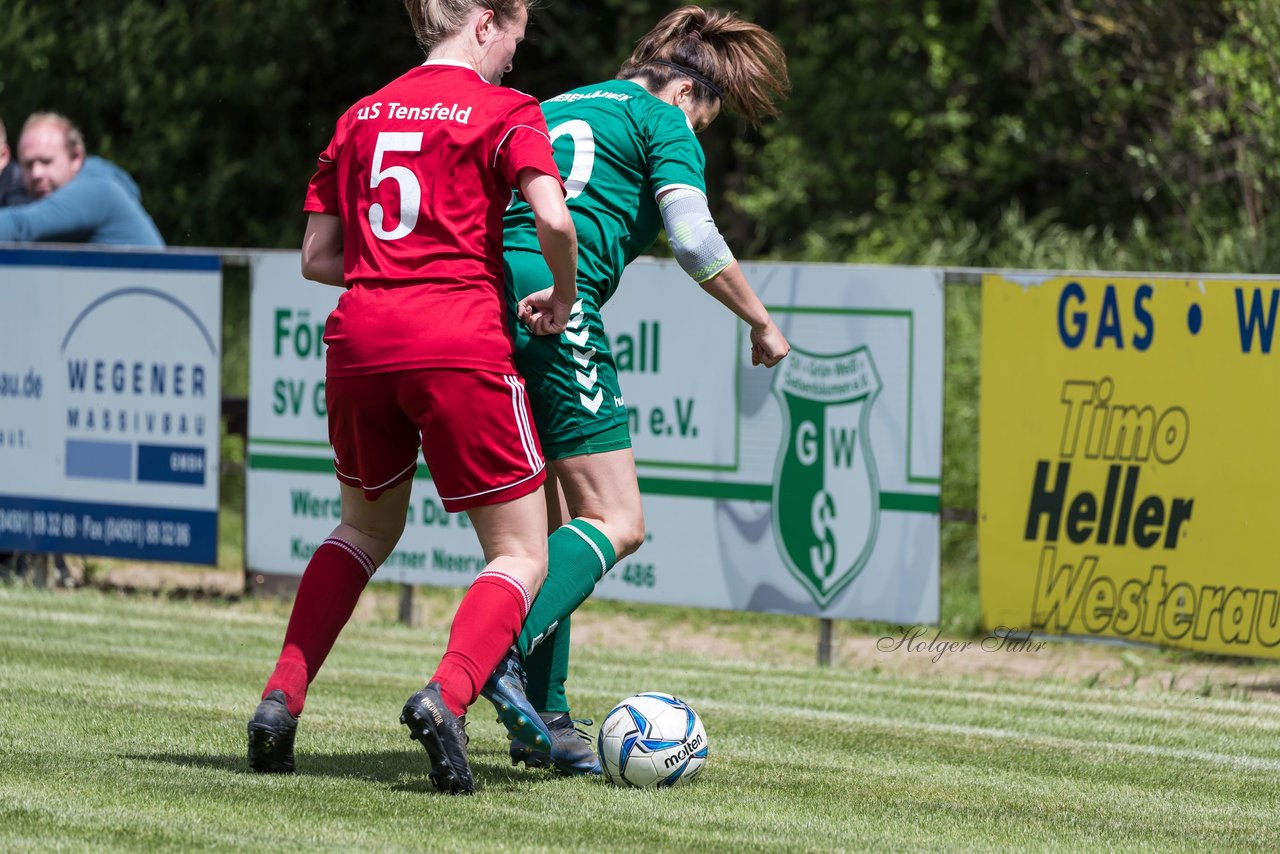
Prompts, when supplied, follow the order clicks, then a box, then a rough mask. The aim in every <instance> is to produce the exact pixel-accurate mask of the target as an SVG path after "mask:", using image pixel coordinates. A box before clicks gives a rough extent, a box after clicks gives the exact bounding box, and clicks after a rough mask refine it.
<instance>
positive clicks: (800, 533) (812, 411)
mask: <svg viewBox="0 0 1280 854" xmlns="http://www.w3.org/2000/svg"><path fill="white" fill-rule="evenodd" d="M777 370H778V373H777V375H776V377H775V378H774V382H773V393H774V394H775V395H776V396H777V398H778V401H779V403H781V404H782V412H783V417H784V419H785V423H786V429H785V430H784V431H783V444H782V447H781V449H780V450H779V452H778V461H777V464H776V469H775V472H774V478H773V533H774V537H775V538H776V539H777V542H778V544H779V549H780V551H781V552H782V557H783V559H784V561H785V562H786V564H787V568H788V569H789V570H790V571H791V574H792V575H794V576H795V577H796V579H797V580H798V581H799V582H800V583H801V584H802V585H804V588H805V589H806V590H808V591H809V595H811V596H812V597H813V599H814V601H815V602H817V603H818V607H820V608H825V607H826V606H827V605H828V604H829V603H830V602H831V600H832V599H834V598H835V597H836V595H837V594H838V593H840V591H842V590H844V589H845V588H846V587H847V586H848V585H849V584H850V583H851V582H852V581H853V580H854V579H855V578H857V577H858V573H859V572H861V571H862V567H863V566H864V565H865V564H866V562H867V559H868V558H869V557H870V556H871V551H872V549H873V548H874V546H875V541H876V531H877V530H878V528H879V524H880V480H879V476H878V475H877V473H876V465H875V458H874V456H873V455H872V452H871V441H870V436H869V434H868V432H867V425H868V423H869V421H870V414H871V406H872V404H873V403H874V402H875V399H876V397H877V396H878V395H879V394H880V387H881V386H880V375H879V373H878V372H877V371H876V366H875V361H874V360H873V359H872V358H871V351H870V350H868V349H867V348H866V347H859V348H857V349H855V350H851V351H849V352H847V353H838V354H832V355H825V354H818V353H806V352H804V351H803V350H798V349H796V348H794V347H793V348H792V350H791V353H790V355H788V356H787V358H786V359H784V360H783V361H782V363H781V364H780V365H779V366H778V369H777Z"/></svg>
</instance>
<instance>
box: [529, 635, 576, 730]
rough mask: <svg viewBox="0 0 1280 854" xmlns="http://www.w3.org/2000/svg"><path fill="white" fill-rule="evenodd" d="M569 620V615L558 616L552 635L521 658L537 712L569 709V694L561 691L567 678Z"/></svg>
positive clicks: (565, 710) (530, 699)
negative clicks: (561, 618) (567, 695)
mask: <svg viewBox="0 0 1280 854" xmlns="http://www.w3.org/2000/svg"><path fill="white" fill-rule="evenodd" d="M569 623H570V618H569V617H565V618H564V619H563V620H561V621H560V625H558V626H556V630H555V631H554V632H552V633H551V637H549V638H547V639H546V640H545V641H543V642H542V643H540V644H538V645H537V646H536V647H535V648H534V650H533V652H531V653H529V657H528V658H526V659H525V662H524V672H525V678H526V679H527V680H528V697H529V702H530V703H532V704H533V707H534V708H535V709H537V710H538V711H540V712H564V713H566V714H567V713H568V712H569V698H568V697H566V696H565V693H564V683H565V680H566V679H568V678H569Z"/></svg>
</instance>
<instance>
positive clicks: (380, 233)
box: [369, 132, 422, 240]
mask: <svg viewBox="0 0 1280 854" xmlns="http://www.w3.org/2000/svg"><path fill="white" fill-rule="evenodd" d="M421 150H422V133H421V132H418V133H390V132H385V133H380V134H378V142H377V145H376V146H375V147H374V149H373V170H372V171H371V172H370V173H369V189H371V190H372V189H374V188H376V187H377V186H378V185H379V184H381V183H382V181H383V179H384V178H389V179H390V180H392V181H395V182H396V186H397V187H398V188H399V190H400V217H399V219H400V222H399V224H398V225H397V226H396V227H395V228H393V229H390V230H388V229H386V228H383V222H385V220H386V211H385V210H384V209H383V207H382V205H380V204H378V203H377V202H375V203H373V204H372V205H370V206H369V227H370V228H371V229H373V236H374V237H377V238H379V239H380V240H399V239H400V238H402V237H404V236H406V235H407V234H409V232H411V231H413V227H414V226H415V225H417V224H418V206H419V205H420V204H421V203H422V186H421V185H420V184H419V183H418V177H417V176H416V175H414V174H413V172H412V170H410V169H409V167H408V166H388V167H387V168H386V169H383V168H382V157H383V155H384V154H386V153H387V152H388V151H412V152H418V151H421Z"/></svg>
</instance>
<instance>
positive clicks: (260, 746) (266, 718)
mask: <svg viewBox="0 0 1280 854" xmlns="http://www.w3.org/2000/svg"><path fill="white" fill-rule="evenodd" d="M387 391H388V389H387V382H386V379H385V378H380V377H364V378H358V379H356V378H346V379H337V378H331V379H330V380H329V382H328V383H327V384H326V396H327V399H328V406H329V421H330V439H331V441H332V442H333V444H334V448H335V454H336V461H335V468H336V472H337V474H338V477H339V487H340V490H341V506H342V510H341V512H342V516H341V522H340V524H339V525H338V526H337V527H336V528H334V530H333V532H332V533H331V534H330V535H329V537H328V539H326V540H325V541H324V542H323V543H321V544H320V547H319V548H317V549H316V551H315V553H314V554H313V555H312V556H311V560H310V562H309V563H308V564H307V568H306V570H305V571H304V572H303V575H302V580H301V582H300V583H299V585H298V592H297V595H296V596H295V598H294V603H293V610H292V612H291V614H290V616H289V623H288V627H287V628H286V630H285V637H284V644H283V646H282V648H281V651H280V656H279V658H278V659H277V661H276V665H275V668H274V670H273V671H272V673H271V676H270V678H269V679H268V680H267V684H266V686H265V688H264V689H263V692H262V698H263V699H262V703H261V704H259V706H258V709H257V710H256V711H255V713H254V716H253V719H252V720H251V721H250V723H249V764H250V766H251V767H252V768H253V770H255V771H293V770H294V761H293V740H294V734H295V733H296V729H297V717H298V715H299V714H301V712H302V708H303V706H304V704H305V702H306V695H307V689H308V687H309V686H310V684H311V682H312V680H314V679H315V677H316V674H317V672H318V671H319V670H320V667H321V665H323V664H324V661H325V659H326V658H327V657H328V655H329V652H330V650H332V648H333V644H334V642H335V641H336V640H337V638H338V635H339V633H341V631H342V628H343V626H345V625H346V623H347V621H348V620H349V619H350V618H351V614H352V612H353V611H354V610H355V605H356V602H357V601H358V600H359V598H360V595H361V593H363V592H364V588H365V586H366V585H367V584H368V583H369V579H370V578H371V577H372V576H373V573H374V572H375V571H376V569H377V567H378V566H380V565H381V564H382V562H383V561H385V560H386V559H387V556H388V555H390V554H391V551H392V550H393V549H394V548H395V545H396V543H397V542H398V541H399V539H400V535H401V533H402V532H403V531H404V520H405V512H406V510H407V508H408V506H409V495H410V491H411V488H412V487H411V478H412V476H413V471H414V469H415V467H416V464H417V463H416V461H417V454H418V433H417V428H416V427H415V426H414V424H413V423H412V422H409V421H407V420H406V419H405V418H404V417H403V415H401V414H400V413H399V412H398V411H397V410H396V408H395V406H394V402H393V399H392V398H391V396H389V395H388V394H387V393H386V392H387Z"/></svg>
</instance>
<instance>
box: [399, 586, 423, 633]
mask: <svg viewBox="0 0 1280 854" xmlns="http://www.w3.org/2000/svg"><path fill="white" fill-rule="evenodd" d="M400 622H402V623H404V624H405V625H406V626H411V627H415V626H417V625H418V623H419V620H418V611H417V609H415V608H414V607H413V585H412V584H401V585H400Z"/></svg>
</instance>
